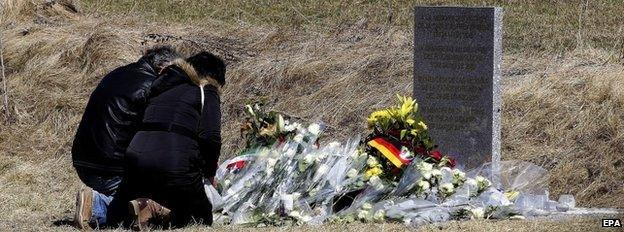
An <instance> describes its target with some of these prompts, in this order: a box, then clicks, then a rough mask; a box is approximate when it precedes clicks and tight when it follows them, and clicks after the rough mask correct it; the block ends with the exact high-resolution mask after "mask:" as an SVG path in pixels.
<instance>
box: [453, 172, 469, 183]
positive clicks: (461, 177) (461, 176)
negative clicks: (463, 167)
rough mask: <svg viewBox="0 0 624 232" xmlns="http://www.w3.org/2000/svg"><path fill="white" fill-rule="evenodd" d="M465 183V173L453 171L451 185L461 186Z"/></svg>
mask: <svg viewBox="0 0 624 232" xmlns="http://www.w3.org/2000/svg"><path fill="white" fill-rule="evenodd" d="M465 181H466V173H464V172H462V171H460V170H459V169H453V184H456V185H461V184H463V183H464V182H465Z"/></svg>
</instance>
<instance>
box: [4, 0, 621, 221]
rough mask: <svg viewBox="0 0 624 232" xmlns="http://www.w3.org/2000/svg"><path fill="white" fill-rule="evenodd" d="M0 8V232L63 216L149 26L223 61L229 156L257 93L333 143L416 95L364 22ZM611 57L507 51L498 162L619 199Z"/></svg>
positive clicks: (405, 50) (560, 187) (616, 80)
mask: <svg viewBox="0 0 624 232" xmlns="http://www.w3.org/2000/svg"><path fill="white" fill-rule="evenodd" d="M64 2H65V3H69V1H64ZM2 4H3V9H4V12H3V13H4V14H3V15H2V16H0V19H2V21H1V22H0V27H2V36H3V41H4V42H5V44H3V45H4V48H3V52H4V56H5V60H6V65H7V75H8V77H7V78H8V80H9V81H8V86H9V99H10V106H11V108H10V112H11V120H10V122H9V123H7V124H4V123H3V124H2V126H0V147H1V150H0V211H2V212H8V213H3V214H0V230H52V229H59V228H57V227H49V226H50V225H51V223H52V222H53V221H56V220H58V219H63V218H65V217H67V216H68V215H69V214H70V212H71V210H72V208H73V206H72V204H73V202H72V199H73V198H72V194H73V193H74V191H75V190H76V189H77V188H78V186H79V181H78V179H77V178H76V176H75V174H74V172H73V169H72V167H71V160H70V148H71V141H72V136H73V134H74V130H75V128H76V125H77V124H78V122H79V120H80V117H81V114H82V110H83V108H84V105H85V104H86V100H87V98H88V96H89V94H90V92H91V91H92V89H93V88H94V87H95V85H96V84H97V82H98V81H99V79H100V78H101V77H102V76H103V75H104V74H106V72H108V71H109V70H111V69H113V68H115V67H117V66H119V65H123V64H126V63H128V62H132V61H134V60H135V59H137V58H138V57H139V56H140V53H141V50H142V49H143V48H144V45H142V44H141V42H142V40H143V37H144V35H146V34H147V33H161V34H171V35H175V36H181V37H183V38H187V39H190V40H193V41H198V43H194V42H189V41H179V40H171V41H169V42H171V43H174V44H175V45H176V46H178V47H180V48H182V49H183V50H184V51H185V53H188V54H190V53H192V52H194V51H197V50H199V49H207V50H209V51H214V52H216V53H218V54H220V55H222V56H224V57H227V59H228V60H229V65H230V66H229V71H228V79H229V84H228V85H227V86H226V89H225V91H224V97H223V99H224V108H223V111H224V114H223V115H224V125H223V134H224V139H225V152H224V156H226V157H227V156H232V155H234V154H235V150H236V148H237V146H239V145H240V143H239V142H238V141H237V138H238V132H237V131H238V130H237V128H238V127H237V126H238V123H239V117H240V116H241V113H242V112H241V109H240V107H241V104H242V103H244V102H245V101H247V100H249V99H258V98H264V99H266V100H267V102H268V103H270V105H273V106H274V108H275V109H277V110H280V111H283V112H287V113H289V114H292V115H296V116H300V117H303V118H306V119H309V120H322V121H324V122H326V123H328V124H329V125H331V126H332V128H330V130H329V132H328V136H327V140H330V139H332V140H333V139H338V140H340V139H344V138H347V137H351V136H353V135H358V134H363V133H364V117H365V116H366V115H367V114H368V113H369V112H370V111H371V110H373V109H375V108H380V107H384V106H388V105H389V104H393V102H394V94H395V93H404V94H409V93H410V92H411V89H412V87H411V86H412V78H411V77H412V36H411V32H410V30H406V29H405V28H401V27H377V26H376V25H370V24H368V23H366V22H365V21H361V22H359V23H352V24H349V23H345V24H341V25H339V26H335V27H332V29H331V30H317V31H315V30H307V31H304V30H298V29H292V28H290V27H277V28H275V27H265V26H240V25H225V26H224V25H220V26H218V27H217V26H212V25H211V24H210V23H206V24H205V25H195V26H192V27H191V26H184V25H179V24H175V23H172V24H170V25H164V26H163V25H158V24H156V23H153V22H146V21H145V20H143V19H140V18H139V17H133V16H118V17H116V18H114V17H101V15H99V14H90V13H87V14H76V13H72V12H71V11H72V10H71V8H68V7H66V6H62V5H57V4H52V5H48V6H46V5H41V4H39V1H34V0H33V1H4V2H3V3H2ZM37 18H39V19H38V20H37ZM620 59H621V58H620V56H619V51H617V49H616V50H604V49H591V48H584V49H577V50H575V51H572V52H567V53H564V54H563V55H556V56H554V55H535V54H534V53H533V52H532V50H527V52H526V53H519V54H516V53H514V54H506V57H505V60H504V62H505V63H504V66H503V67H504V78H505V83H504V96H503V99H504V108H503V112H504V116H503V158H504V159H522V160H528V161H531V162H534V163H536V164H539V165H542V166H543V167H545V168H547V169H548V170H549V171H550V178H551V182H550V187H551V190H552V191H551V192H552V194H553V195H555V196H556V195H558V194H562V193H572V194H574V195H576V196H577V198H578V201H579V203H580V205H582V206H601V207H602V206H606V207H620V208H622V207H624V187H623V182H622V180H623V179H624V176H623V175H624V174H623V173H624V158H622V154H624V135H623V133H624V132H623V131H624V130H623V128H622V127H623V126H624V108H623V104H624V99H623V96H624V89H623V87H622V86H624V85H623V84H624V66H623V65H622V61H621V60H620ZM2 116H4V115H2ZM0 118H2V117H0ZM591 220H594V221H595V219H591ZM594 221H590V219H583V220H577V221H573V222H563V223H558V222H539V223H538V224H536V225H533V224H532V222H521V223H517V222H505V221H503V222H495V223H489V222H488V223H485V222H468V223H451V224H449V225H447V227H445V228H446V229H448V230H464V229H468V230H475V231H476V230H479V229H480V228H482V227H484V228H486V230H499V229H503V228H509V227H511V226H516V225H517V226H519V227H518V228H520V229H524V230H526V231H530V230H535V229H539V230H543V229H546V228H556V229H571V228H585V229H584V230H593V229H592V228H594V227H593V226H594ZM596 225H597V224H596ZM374 226H375V227H378V226H388V227H387V229H388V230H403V229H405V228H404V227H402V226H398V225H374ZM571 226H575V227H571ZM346 227H347V226H341V225H332V226H328V227H321V229H332V230H345V228H346ZM369 227H370V225H355V226H354V227H352V229H355V230H360V229H366V228H369ZM358 228H359V229H358ZM384 228H385V227H384ZM60 229H67V227H61V228H60ZM191 229H193V228H191ZM195 229H199V228H195ZM222 229H223V230H226V229H227V230H229V229H231V228H229V227H227V228H222ZM321 229H318V228H317V229H314V228H306V230H321ZM429 229H432V230H435V229H436V228H435V227H431V228H429ZM243 230H244V229H243ZM287 230H296V229H293V228H290V229H287Z"/></svg>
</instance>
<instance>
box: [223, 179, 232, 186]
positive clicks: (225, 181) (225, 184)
mask: <svg viewBox="0 0 624 232" xmlns="http://www.w3.org/2000/svg"><path fill="white" fill-rule="evenodd" d="M231 182H232V181H230V180H229V179H225V180H224V181H223V186H230V183H231Z"/></svg>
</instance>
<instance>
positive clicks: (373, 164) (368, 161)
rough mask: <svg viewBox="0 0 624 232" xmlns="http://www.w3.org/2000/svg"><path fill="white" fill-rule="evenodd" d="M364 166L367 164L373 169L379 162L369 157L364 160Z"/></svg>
mask: <svg viewBox="0 0 624 232" xmlns="http://www.w3.org/2000/svg"><path fill="white" fill-rule="evenodd" d="M366 164H368V166H369V167H371V168H373V167H375V166H377V165H378V164H379V161H377V158H375V157H374V156H369V157H368V159H367V160H366Z"/></svg>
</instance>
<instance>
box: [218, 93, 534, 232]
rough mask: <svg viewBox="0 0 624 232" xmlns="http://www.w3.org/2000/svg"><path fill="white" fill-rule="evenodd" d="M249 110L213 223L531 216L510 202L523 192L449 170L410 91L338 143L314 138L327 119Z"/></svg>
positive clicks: (224, 171) (223, 177)
mask: <svg viewBox="0 0 624 232" xmlns="http://www.w3.org/2000/svg"><path fill="white" fill-rule="evenodd" d="M245 112H246V114H247V117H246V119H245V122H244V124H243V126H242V129H241V135H242V137H243V139H244V141H245V143H246V147H245V148H244V149H243V151H242V152H241V153H240V154H239V155H238V156H236V157H234V158H231V159H229V160H226V161H224V162H223V164H222V165H221V166H220V167H219V170H218V171H217V176H216V179H217V180H218V183H219V185H218V191H219V192H220V193H221V194H222V198H223V207H222V208H221V209H218V210H217V211H216V212H215V214H216V217H215V218H216V221H217V222H218V223H223V224H245V225H277V226H279V225H291V224H321V223H331V222H339V223H348V222H355V221H361V222H393V221H394V222H403V223H408V224H411V225H415V226H418V225H422V224H424V223H432V222H442V221H448V220H464V219H484V218H510V217H522V214H523V215H528V213H527V212H528V211H527V210H526V209H525V208H523V207H521V206H517V205H515V204H514V201H515V200H516V199H518V198H522V197H518V196H519V195H522V194H521V193H520V191H522V190H523V189H514V188H512V187H509V186H507V187H508V188H507V189H496V188H494V187H493V186H492V183H491V182H490V180H489V179H488V178H486V177H485V176H482V175H478V174H479V173H481V172H471V173H470V174H467V173H465V172H463V171H462V170H459V169H457V168H455V161H454V159H453V158H452V157H449V156H447V155H445V154H442V153H441V152H440V151H439V150H437V149H436V145H435V144H434V141H433V139H432V138H431V137H430V136H429V135H428V127H427V124H426V122H425V121H424V119H423V117H422V116H421V115H420V113H419V110H418V104H417V103H416V101H415V100H414V99H412V98H410V97H402V96H398V101H397V105H396V106H394V107H389V108H387V109H382V110H378V111H374V112H373V113H371V115H370V116H369V117H368V118H367V124H368V128H369V134H368V135H367V136H366V137H365V138H364V139H359V138H357V137H355V138H351V139H349V140H347V141H345V142H343V143H339V142H330V143H326V144H323V143H320V140H319V139H320V138H321V136H322V132H323V130H324V129H325V125H323V123H304V122H302V121H297V120H296V118H293V117H288V116H285V115H282V114H279V113H276V112H270V111H269V112H267V111H265V110H264V109H263V108H262V107H260V106H259V105H257V104H254V105H247V106H245ZM535 170H536V169H531V171H535ZM542 170H543V169H542ZM515 173H517V172H515ZM520 174H522V173H520ZM525 175H526V173H525ZM486 176H487V175H486ZM529 176H530V175H529Z"/></svg>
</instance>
